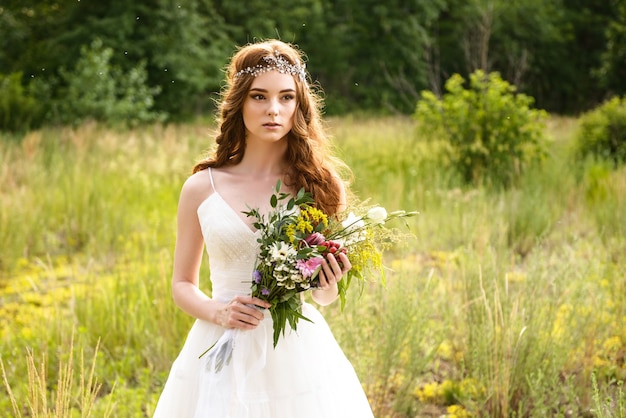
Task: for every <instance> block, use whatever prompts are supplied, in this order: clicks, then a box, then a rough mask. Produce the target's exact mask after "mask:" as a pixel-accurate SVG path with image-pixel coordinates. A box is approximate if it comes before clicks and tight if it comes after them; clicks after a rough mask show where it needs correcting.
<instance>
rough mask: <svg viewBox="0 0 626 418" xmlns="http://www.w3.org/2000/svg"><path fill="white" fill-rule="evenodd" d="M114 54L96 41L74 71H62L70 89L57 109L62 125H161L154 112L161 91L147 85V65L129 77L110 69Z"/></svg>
mask: <svg viewBox="0 0 626 418" xmlns="http://www.w3.org/2000/svg"><path fill="white" fill-rule="evenodd" d="M112 56H113V50H112V49H111V48H105V47H103V46H102V41H100V40H98V39H96V40H95V41H93V42H92V44H91V46H90V47H89V48H87V47H83V48H81V56H80V58H79V60H78V62H77V63H76V66H75V68H74V69H73V71H67V70H65V69H62V70H61V71H60V73H61V78H62V80H63V81H64V82H65V83H66V85H67V88H66V89H65V90H64V91H63V92H62V94H61V97H60V98H59V100H58V102H57V105H56V112H55V114H56V116H55V118H56V119H57V120H58V121H59V122H61V123H69V124H78V123H80V122H82V121H84V120H86V119H95V120H98V121H103V122H108V123H113V124H126V125H136V124H138V123H148V122H154V121H159V120H162V119H163V118H164V115H163V114H161V113H159V112H156V111H153V110H152V107H153V106H154V96H155V95H156V94H158V93H159V91H160V89H159V88H158V87H157V88H151V87H148V86H147V85H146V79H147V72H146V69H145V63H144V62H141V63H139V64H138V65H137V66H136V67H135V68H133V69H131V70H130V71H129V72H128V73H124V72H122V71H121V70H120V69H119V68H117V67H114V66H112V65H111V63H110V61H111V57H112Z"/></svg>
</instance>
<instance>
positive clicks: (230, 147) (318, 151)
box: [193, 40, 349, 214]
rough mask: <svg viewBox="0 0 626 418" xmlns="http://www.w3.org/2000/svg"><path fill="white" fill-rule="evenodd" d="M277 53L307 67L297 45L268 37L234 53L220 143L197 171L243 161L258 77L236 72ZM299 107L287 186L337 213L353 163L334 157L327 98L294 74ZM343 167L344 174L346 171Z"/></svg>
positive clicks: (290, 144) (223, 99) (288, 159)
mask: <svg viewBox="0 0 626 418" xmlns="http://www.w3.org/2000/svg"><path fill="white" fill-rule="evenodd" d="M276 51H278V53H279V54H280V56H282V57H283V58H284V59H286V60H287V61H289V63H290V64H292V65H303V54H302V53H301V52H300V51H299V50H298V49H297V48H296V47H295V46H293V45H291V44H287V43H285V42H282V41H278V40H268V41H264V42H260V43H254V44H249V45H246V46H244V47H242V48H240V49H239V50H238V51H237V52H236V53H235V55H234V56H233V57H232V59H231V62H230V65H229V66H228V70H227V78H226V86H225V88H224V90H223V92H222V95H221V101H220V103H219V108H218V116H219V124H218V133H217V135H216V137H215V143H216V144H217V147H216V148H215V150H214V152H213V153H212V154H211V155H209V156H208V157H207V158H205V159H204V160H202V161H200V162H199V163H197V164H196V165H195V166H194V168H193V172H194V173H196V172H198V171H201V170H205V169H207V168H208V167H216V168H217V167H222V166H227V165H235V164H238V163H239V162H240V161H241V159H242V158H243V154H244V152H245V149H246V128H245V125H244V122H243V112H242V109H243V104H244V101H245V100H246V97H247V95H248V91H249V90H250V86H251V85H252V81H253V79H254V76H252V75H249V74H243V75H240V76H238V77H235V74H236V73H237V72H239V71H241V70H243V69H245V68H251V67H256V66H257V65H261V66H266V65H267V61H265V60H264V58H265V57H273V56H275V54H276ZM294 80H295V82H296V100H297V107H296V111H295V114H294V119H293V127H292V129H291V131H290V132H289V134H288V135H287V140H288V141H287V142H288V146H287V152H286V155H285V159H286V162H287V165H288V167H289V171H288V172H287V173H286V175H285V184H286V185H287V186H288V187H290V188H291V189H292V190H296V191H297V190H300V189H301V188H304V189H305V190H306V191H308V192H309V193H311V194H312V195H313V198H314V199H315V202H316V205H317V206H318V208H319V209H321V210H322V211H324V212H325V213H327V214H335V213H336V212H337V211H338V207H339V206H340V205H341V203H342V202H341V197H342V194H341V192H342V187H343V186H342V184H341V181H342V180H341V179H340V177H339V174H342V173H345V172H349V170H348V168H347V166H346V165H345V164H344V163H343V162H342V161H340V160H339V159H337V158H336V157H334V156H333V155H332V153H331V146H330V142H329V139H328V136H327V134H326V132H325V130H324V128H323V125H322V120H321V107H322V100H321V97H320V95H319V93H317V92H316V91H314V90H313V89H312V87H311V86H310V85H309V83H307V82H306V81H303V80H301V79H300V77H298V76H294ZM340 170H341V173H340Z"/></svg>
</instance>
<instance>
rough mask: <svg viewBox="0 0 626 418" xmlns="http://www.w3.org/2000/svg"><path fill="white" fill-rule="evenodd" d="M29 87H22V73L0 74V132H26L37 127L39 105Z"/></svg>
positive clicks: (39, 116) (39, 115)
mask: <svg viewBox="0 0 626 418" xmlns="http://www.w3.org/2000/svg"><path fill="white" fill-rule="evenodd" d="M29 87H30V85H27V86H26V87H24V86H23V85H22V73H19V72H18V73H13V74H8V75H4V74H0V131H3V130H4V131H21V132H24V131H27V130H28V129H29V128H32V127H35V126H38V124H39V122H40V120H41V113H42V109H41V104H40V103H38V102H37V99H36V98H35V97H34V96H33V94H32V92H31V89H30V88H29Z"/></svg>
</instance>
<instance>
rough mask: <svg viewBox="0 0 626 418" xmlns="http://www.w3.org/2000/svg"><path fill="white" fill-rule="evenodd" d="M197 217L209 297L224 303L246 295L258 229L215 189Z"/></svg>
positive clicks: (256, 252) (252, 267) (256, 246)
mask: <svg viewBox="0 0 626 418" xmlns="http://www.w3.org/2000/svg"><path fill="white" fill-rule="evenodd" d="M214 190H215V189H214ZM198 220H199V221H200V227H201V228H202V236H203V237H204V242H205V244H206V250H207V253H208V255H209V266H210V269H211V282H212V283H213V294H212V297H213V298H214V299H217V300H220V301H223V302H227V301H229V300H231V299H232V298H233V297H234V296H235V295H238V294H249V293H250V281H251V280H252V272H253V270H254V264H255V261H256V257H257V255H258V251H259V243H258V242H257V238H258V236H259V232H258V231H257V232H254V231H252V230H251V229H250V227H249V226H248V225H246V224H245V223H244V222H243V220H242V219H241V218H240V216H239V215H238V214H237V213H235V211H234V210H233V209H232V208H231V207H230V206H229V205H228V203H226V201H224V199H223V198H222V197H221V196H220V194H219V193H218V192H216V191H213V194H211V195H210V196H209V197H208V198H207V199H206V200H205V201H204V202H202V203H201V204H200V206H199V207H198Z"/></svg>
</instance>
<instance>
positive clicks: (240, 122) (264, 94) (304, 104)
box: [154, 40, 373, 418]
mask: <svg viewBox="0 0 626 418" xmlns="http://www.w3.org/2000/svg"><path fill="white" fill-rule="evenodd" d="M308 78H309V77H308V74H307V73H306V70H305V65H304V63H303V61H302V53H301V52H300V51H299V50H298V49H296V48H295V47H294V46H292V45H290V44H287V43H284V42H281V41H277V40H269V41H264V42H260V43H255V44H250V45H247V46H245V47H243V48H240V49H239V50H238V51H237V52H236V53H235V55H234V56H233V58H232V60H231V62H230V65H229V68H228V73H227V80H226V81H227V88H226V90H225V91H224V93H223V97H222V101H221V103H220V108H219V111H220V124H219V132H218V134H217V136H216V138H215V141H216V144H217V147H216V149H215V151H214V152H213V154H211V155H210V156H209V157H208V158H206V159H205V160H203V161H201V162H200V163H198V164H197V165H196V166H195V167H194V169H193V174H192V175H191V176H190V177H189V178H188V179H187V181H186V182H185V183H184V185H183V187H182V191H181V194H180V201H179V207H178V230H177V239H176V250H175V257H174V272H173V279H172V294H173V298H174V301H175V302H176V304H177V305H178V306H179V307H180V308H181V309H182V310H183V311H184V312H186V313H188V314H189V315H192V316H193V317H195V318H197V320H196V321H195V323H194V325H193V327H192V328H191V330H190V332H189V334H188V337H187V340H186V341H185V343H184V345H183V348H182V350H181V352H180V354H179V356H178V358H177V359H176V360H175V361H174V363H173V365H172V368H171V371H170V374H169V377H168V379H167V382H166V384H165V387H164V389H163V392H162V394H161V397H160V399H159V402H158V404H157V408H156V411H155V414H154V417H176V418H179V417H180V418H185V417H207V418H244V417H245V418H331V417H332V418H346V417H355V418H361V417H362V418H367V417H372V416H373V415H372V412H371V408H370V406H369V403H368V401H367V398H366V396H365V393H364V391H363V389H362V386H361V384H360V382H359V380H358V378H357V376H356V373H355V371H354V369H353V367H352V365H351V364H350V362H349V361H348V360H347V358H346V357H345V355H344V354H343V352H342V350H341V348H340V347H339V346H338V344H337V342H336V341H335V338H334V337H333V335H332V333H331V331H330V329H329V327H328V325H327V323H326V321H325V320H324V318H323V317H322V315H321V314H320V313H319V311H318V310H317V309H316V308H315V307H314V306H313V305H311V304H309V303H304V304H303V307H302V314H303V315H304V316H305V317H307V318H308V319H310V320H311V322H307V321H300V322H299V324H298V328H297V332H296V331H294V330H291V329H290V328H288V329H287V331H286V332H285V334H284V335H283V336H281V338H280V341H279V342H278V344H277V345H276V347H274V346H273V344H272V342H273V339H272V318H271V316H270V315H269V312H268V310H267V309H265V308H268V307H269V304H268V303H267V302H264V301H262V300H260V299H258V298H254V297H251V296H250V282H251V278H252V273H253V270H254V265H255V260H256V257H257V255H258V251H259V243H258V242H257V238H258V234H257V231H256V230H255V228H254V226H253V225H252V222H253V220H252V219H250V218H248V217H247V216H246V215H245V214H244V213H243V212H245V211H248V210H249V209H250V208H259V211H260V212H261V213H267V212H268V211H269V210H270V209H271V208H270V207H269V198H270V195H271V194H272V193H273V191H274V186H275V185H276V183H277V180H281V182H282V184H283V185H285V186H286V187H287V189H288V191H289V192H291V193H293V192H295V191H297V190H299V189H300V188H302V187H304V188H305V190H306V191H308V192H309V193H311V194H312V195H313V197H314V199H315V204H316V206H317V207H318V208H319V209H321V210H322V211H323V212H325V213H327V214H331V215H332V214H336V213H338V212H339V211H341V210H342V209H343V208H344V206H345V200H346V189H345V186H344V183H343V182H342V181H341V179H340V178H339V176H338V170H339V168H341V167H342V166H341V163H340V162H339V161H338V160H337V159H336V158H334V157H333V156H332V155H331V154H330V152H329V144H328V140H327V138H326V136H325V134H324V131H323V129H322V126H321V120H320V106H321V101H320V99H319V97H318V96H317V95H316V94H315V92H314V91H313V90H312V89H311V87H310V85H309V83H308ZM205 247H206V251H207V253H208V256H209V264H210V280H211V285H212V292H211V296H208V295H207V294H206V293H205V292H204V291H203V290H202V289H203V288H206V285H203V286H201V283H200V277H199V269H200V263H201V260H202V253H203V250H204V248H205ZM350 267H351V265H350V261H349V260H348V258H347V257H346V255H345V254H343V253H339V255H338V256H337V257H335V256H334V255H332V254H329V255H328V257H327V259H325V260H324V261H323V264H322V269H321V271H320V275H319V279H320V280H319V282H320V286H319V287H318V288H316V289H314V290H312V291H311V297H312V299H313V301H314V302H315V303H317V304H319V305H328V304H330V303H332V302H333V301H335V300H336V299H337V296H338V294H337V293H338V291H337V282H338V281H340V280H341V279H342V277H343V276H344V275H345V273H346V272H347V271H348V270H349V269H350ZM227 330H228V332H229V333H230V334H232V336H233V347H232V353H231V356H230V357H229V358H228V359H227V360H228V361H226V362H225V363H224V364H223V365H222V366H223V367H221V369H220V370H218V371H216V370H215V369H214V368H211V367H207V359H206V357H204V356H202V357H201V355H202V353H203V352H205V351H206V350H207V348H209V347H210V346H211V344H213V343H215V342H216V341H218V340H219V339H220V337H222V336H223V335H224V333H225V332H226V331H227Z"/></svg>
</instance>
